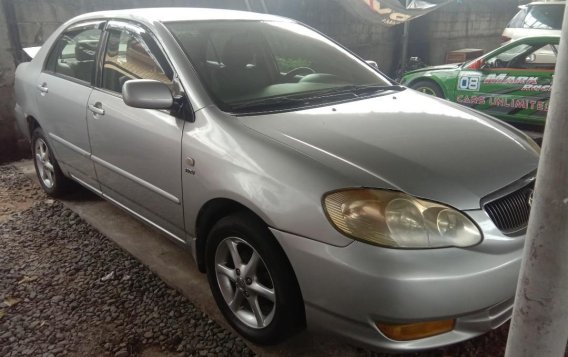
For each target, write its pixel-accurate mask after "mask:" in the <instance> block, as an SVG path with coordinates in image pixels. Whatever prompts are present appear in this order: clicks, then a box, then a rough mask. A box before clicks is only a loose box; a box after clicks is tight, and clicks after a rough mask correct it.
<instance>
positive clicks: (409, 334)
mask: <svg viewBox="0 0 568 357" xmlns="http://www.w3.org/2000/svg"><path fill="white" fill-rule="evenodd" d="M455 324H456V320H441V321H427V322H416V323H412V324H403V325H391V324H384V323H380V322H378V323H377V327H378V328H379V330H380V331H381V332H382V333H383V334H384V335H385V336H387V337H388V338H390V339H391V340H396V341H410V340H418V339H420V338H425V337H431V336H436V335H440V334H442V333H446V332H450V331H452V330H453V329H454V326H455Z"/></svg>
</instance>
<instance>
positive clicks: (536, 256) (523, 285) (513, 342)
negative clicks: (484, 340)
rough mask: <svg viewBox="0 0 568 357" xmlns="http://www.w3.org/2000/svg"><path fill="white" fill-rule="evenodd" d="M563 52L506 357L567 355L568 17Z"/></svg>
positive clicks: (551, 105) (561, 45)
mask: <svg viewBox="0 0 568 357" xmlns="http://www.w3.org/2000/svg"><path fill="white" fill-rule="evenodd" d="M567 14H568V7H567V8H566V11H565V15H567ZM558 51H559V54H558V59H557V64H556V73H555V76H554V84H553V88H552V96H551V101H550V109H549V112H548V118H547V122H546V128H545V132H544V145H543V147H542V155H541V159H540V164H539V168H538V175H537V180H536V189H535V196H534V200H533V205H532V212H531V216H530V220H529V227H528V232H527V237H526V242H525V250H524V257H523V263H522V267H521V273H520V276H519V283H518V286H517V294H516V298H515V307H514V310H513V320H512V322H511V328H510V331H509V339H508V341H507V350H506V353H505V356H506V357H549V356H550V357H552V356H554V357H556V356H557V357H561V356H564V353H565V350H566V343H567V341H568V140H567V139H566V138H568V100H566V93H568V15H567V16H565V17H564V24H563V30H562V36H561V40H560V46H559V47H558Z"/></svg>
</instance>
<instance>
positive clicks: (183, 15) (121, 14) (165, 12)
mask: <svg viewBox="0 0 568 357" xmlns="http://www.w3.org/2000/svg"><path fill="white" fill-rule="evenodd" d="M100 18H105V19H110V18H113V19H124V20H136V21H140V22H145V23H153V22H178V21H205V20H257V21H292V20H290V19H287V18H284V17H280V16H274V15H269V14H261V13H256V12H249V11H237V10H224V9H207V8H192V7H161V8H140V9H125V10H109V11H98V12H91V13H87V14H84V15H80V16H78V17H76V18H75V19H73V20H77V21H83V20H90V19H100ZM74 22H75V21H74Z"/></svg>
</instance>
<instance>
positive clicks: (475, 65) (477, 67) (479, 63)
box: [467, 58, 485, 71]
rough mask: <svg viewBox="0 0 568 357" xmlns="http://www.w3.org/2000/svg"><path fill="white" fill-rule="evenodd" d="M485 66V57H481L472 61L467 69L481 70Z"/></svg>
mask: <svg viewBox="0 0 568 357" xmlns="http://www.w3.org/2000/svg"><path fill="white" fill-rule="evenodd" d="M483 66H485V60H484V59H483V58H480V59H478V60H475V61H473V62H471V63H470V64H469V65H468V66H467V69H473V70H476V71H478V70H480V69H482V68H483Z"/></svg>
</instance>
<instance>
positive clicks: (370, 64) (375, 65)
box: [365, 60, 379, 69]
mask: <svg viewBox="0 0 568 357" xmlns="http://www.w3.org/2000/svg"><path fill="white" fill-rule="evenodd" d="M365 62H367V64H368V65H369V66H371V67H374V68H376V69H379V65H378V64H377V62H375V61H371V60H368V61H365Z"/></svg>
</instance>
